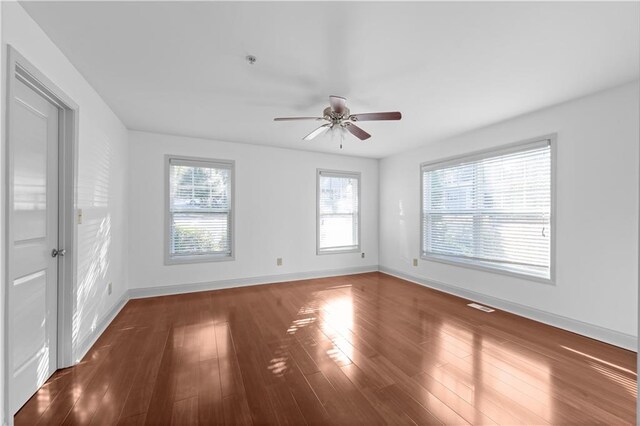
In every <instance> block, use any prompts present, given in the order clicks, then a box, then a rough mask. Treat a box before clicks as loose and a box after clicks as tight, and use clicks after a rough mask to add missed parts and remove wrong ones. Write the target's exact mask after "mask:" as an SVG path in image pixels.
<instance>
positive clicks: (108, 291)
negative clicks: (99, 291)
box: [107, 282, 113, 295]
mask: <svg viewBox="0 0 640 426" xmlns="http://www.w3.org/2000/svg"><path fill="white" fill-rule="evenodd" d="M111 291H113V283H111V282H110V283H109V285H107V293H108V294H109V295H110V294H111Z"/></svg>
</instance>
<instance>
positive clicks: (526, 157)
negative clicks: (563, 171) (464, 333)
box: [422, 139, 554, 281]
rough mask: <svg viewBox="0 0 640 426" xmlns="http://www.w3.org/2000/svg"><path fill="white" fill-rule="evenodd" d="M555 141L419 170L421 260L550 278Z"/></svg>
mask: <svg viewBox="0 0 640 426" xmlns="http://www.w3.org/2000/svg"><path fill="white" fill-rule="evenodd" d="M551 172H552V168H551V139H543V140H539V141H536V142H533V143H525V144H517V145H511V146H509V147H507V148H504V149H500V150H494V151H491V152H484V153H482V154H476V155H470V156H467V157H463V158H457V159H453V160H446V161H442V162H437V163H431V164H424V165H422V257H423V258H425V259H429V260H441V261H448V262H454V263H457V264H462V265H468V266H473V267H480V268H488V269H491V270H498V271H501V272H507V273H514V274H518V275H526V276H530V277H535V278H540V279H542V280H545V281H546V280H551V272H552V271H551V248H552V244H551V243H552V240H551V239H552V235H553V231H554V229H553V228H552V217H551V212H552V205H551V202H552V188H551V183H552V179H551Z"/></svg>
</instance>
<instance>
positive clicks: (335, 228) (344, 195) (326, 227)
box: [317, 170, 360, 254]
mask: <svg viewBox="0 0 640 426" xmlns="http://www.w3.org/2000/svg"><path fill="white" fill-rule="evenodd" d="M359 198H360V173H347V172H335V171H329V170H318V238H317V241H318V254H323V253H340V252H354V251H360V208H359V206H358V204H359V202H360V200H359Z"/></svg>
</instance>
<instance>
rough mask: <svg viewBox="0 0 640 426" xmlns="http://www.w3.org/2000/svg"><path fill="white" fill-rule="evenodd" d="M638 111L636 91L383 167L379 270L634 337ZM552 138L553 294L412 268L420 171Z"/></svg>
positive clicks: (535, 286) (510, 282) (484, 277)
mask: <svg viewBox="0 0 640 426" xmlns="http://www.w3.org/2000/svg"><path fill="white" fill-rule="evenodd" d="M638 103H639V86H638V83H637V82H636V83H632V84H628V85H624V86H621V87H618V88H615V89H612V90H608V91H605V92H601V93H598V94H595V95H592V96H588V97H585V98H581V99H577V100H574V101H571V102H568V103H565V104H561V105H558V106H555V107H552V108H548V109H545V110H541V111H538V112H534V113H531V114H527V115H524V116H521V117H518V118H515V119H512V120H509V121H506V122H503V123H500V124H497V125H494V126H490V127H487V128H483V129H479V130H477V131H473V132H470V133H467V134H464V135H461V136H459V137H455V138H451V139H448V140H444V141H441V142H439V143H434V144H430V145H428V146H424V147H422V148H420V149H418V150H414V151H411V152H406V153H402V154H399V155H395V156H392V157H389V158H385V159H383V160H381V162H380V185H381V187H380V200H381V202H380V264H381V267H383V268H388V269H390V270H392V271H393V272H400V273H402V274H406V275H410V276H412V277H415V278H417V279H418V280H435V281H436V282H439V283H442V284H446V285H449V286H454V287H453V288H454V289H455V288H457V289H463V290H467V291H473V292H475V293H480V294H483V295H488V296H491V297H493V298H498V299H502V300H504V301H508V302H512V303H516V304H519V305H522V306H525V307H529V308H533V309H535V310H539V311H543V312H547V313H551V314H554V315H558V316H561V317H567V318H569V319H571V320H577V321H580V322H583V323H586V324H588V325H593V326H596V327H601V328H604V329H605V330H609V331H613V332H614V333H613V334H615V333H616V332H617V333H622V334H624V335H628V336H631V337H633V336H636V335H637V322H636V315H637V291H638V288H637V285H638V219H637V218H638V138H639V136H638V128H639V113H640V111H639V106H638ZM556 132H557V134H558V141H557V205H556V208H557V222H556V227H557V229H556V249H557V258H556V285H555V286H552V285H546V284H540V283H537V282H533V281H527V280H525V279H518V278H513V277H510V276H505V275H500V274H496V273H490V272H482V271H478V270H473V269H468V268H463V267H457V266H451V265H447V264H442V263H437V262H430V261H426V260H419V266H418V267H413V266H412V263H411V262H412V259H413V258H419V247H420V232H419V229H420V226H419V215H420V205H419V202H420V201H419V191H420V181H419V176H420V172H419V170H420V163H421V162H425V161H430V160H437V159H440V158H445V157H448V156H452V155H459V154H463V153H467V152H473V151H476V150H481V149H485V148H489V147H495V146H499V145H502V144H507V143H510V142H516V141H520V140H524V139H528V138H532V137H536V136H541V135H545V134H549V133H556ZM622 337H624V336H622Z"/></svg>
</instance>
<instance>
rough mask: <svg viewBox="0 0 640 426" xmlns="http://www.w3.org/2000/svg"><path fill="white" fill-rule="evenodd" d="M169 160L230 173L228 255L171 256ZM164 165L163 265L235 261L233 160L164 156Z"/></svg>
mask: <svg viewBox="0 0 640 426" xmlns="http://www.w3.org/2000/svg"><path fill="white" fill-rule="evenodd" d="M171 160H177V161H180V162H184V163H187V164H188V165H193V166H195V167H197V166H202V167H210V168H216V166H220V167H221V168H227V169H229V170H230V171H231V205H230V213H229V222H230V224H229V232H230V233H231V237H230V238H229V248H230V250H229V254H203V255H190V256H173V255H171V211H170V208H171ZM164 164H165V167H164V169H165V173H164V175H165V185H164V199H165V203H164V217H165V220H164V229H165V232H164V234H165V238H164V264H165V265H181V264H189V263H209V262H225V261H230V260H235V251H236V244H235V235H236V232H235V223H236V221H235V214H236V208H235V202H236V191H235V185H236V175H235V171H236V162H235V161H234V160H222V159H213V158H202V157H185V156H182V155H170V154H167V155H165V158H164Z"/></svg>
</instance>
